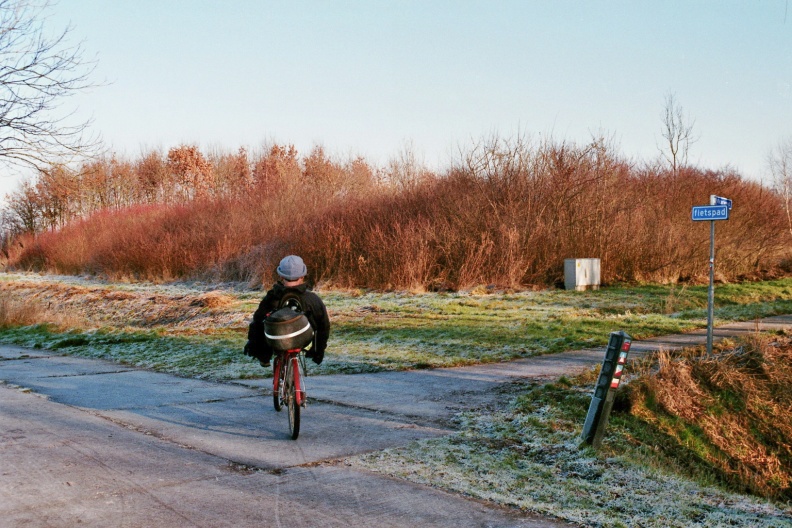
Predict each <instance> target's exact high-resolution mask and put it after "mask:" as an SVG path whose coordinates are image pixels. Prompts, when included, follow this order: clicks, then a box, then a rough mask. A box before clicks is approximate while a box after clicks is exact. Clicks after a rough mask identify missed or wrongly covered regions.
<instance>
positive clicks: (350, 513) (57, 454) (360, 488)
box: [0, 316, 792, 527]
mask: <svg viewBox="0 0 792 528" xmlns="http://www.w3.org/2000/svg"><path fill="white" fill-rule="evenodd" d="M759 325H760V327H761V329H762V330H772V329H792V316H781V317H773V318H768V319H765V320H763V321H761V323H759ZM756 326H757V323H754V322H751V323H738V324H732V325H728V326H726V327H723V328H720V329H718V330H717V332H716V338H722V337H726V336H733V335H738V334H740V333H746V332H752V331H755V330H756ZM704 340H705V333H704V332H694V333H692V334H685V335H677V336H668V337H665V338H657V339H651V340H646V341H641V342H634V343H633V347H632V353H631V354H632V356H633V357H636V356H637V355H640V354H644V353H647V352H649V351H652V350H657V349H659V348H666V349H671V348H678V347H682V346H688V345H692V344H698V343H703V342H704ZM602 355H603V351H602V349H598V350H581V351H573V352H567V353H563V354H556V355H553V356H543V357H537V358H528V359H523V360H518V361H513V362H508V363H499V364H492V365H482V366H476V367H466V368H453V369H438V370H425V371H412V372H393V373H379V374H364V375H354V376H350V375H344V376H317V377H310V378H309V379H308V381H309V386H308V390H309V397H310V398H311V402H312V403H310V404H309V406H308V408H307V409H306V410H305V411H304V415H303V417H304V421H303V426H302V431H301V433H300V438H299V440H298V441H296V442H294V441H291V440H290V439H289V438H288V426H287V420H286V416H285V414H284V413H280V414H279V413H276V412H275V411H274V410H273V408H272V398H271V396H270V392H269V387H270V382H269V381H268V380H251V381H244V382H235V383H226V384H221V383H210V382H205V381H200V380H195V379H185V378H177V377H174V376H169V375H166V374H160V373H156V372H150V371H145V370H139V369H133V368H127V367H123V366H119V365H118V364H115V363H110V362H105V361H99V360H87V359H80V358H74V357H66V356H59V355H55V354H50V353H49V352H47V351H33V350H28V349H22V348H15V347H3V348H0V380H2V381H4V382H5V385H4V386H0V519H2V526H75V525H77V524H80V525H83V526H103V527H104V526H125V527H135V526H153V525H158V526H207V527H209V526H226V525H229V526H230V525H234V526H253V525H256V526H310V527H313V526H328V527H332V526H345V527H349V526H351V527H356V526H410V527H412V526H441V527H442V526H449V527H450V526H453V527H458V526H482V527H483V526H493V527H494V526H525V527H533V526H568V525H567V524H565V523H562V522H559V521H556V520H553V519H546V518H540V517H537V516H533V515H526V514H522V513H520V512H517V511H514V510H511V509H506V508H499V507H496V506H492V505H489V504H484V503H479V502H476V501H471V500H466V499H464V498H461V497H458V496H455V495H451V494H448V493H444V492H441V491H438V490H434V489H431V488H427V487H424V486H417V485H414V484H410V483H407V482H403V481H400V480H396V479H390V478H387V477H383V476H381V475H377V474H373V473H369V472H364V471H360V470H354V469H352V468H350V467H346V466H345V465H344V464H343V462H342V461H341V460H342V459H343V457H346V456H349V455H353V454H358V453H365V452H370V451H376V450H379V449H383V448H386V447H391V446H398V445H403V444H405V443H407V442H409V441H411V440H414V439H420V438H430V437H434V436H438V435H444V434H448V433H449V432H451V430H452V427H451V425H450V424H449V418H451V417H452V416H453V414H454V412H456V411H458V410H462V409H468V408H482V407H487V406H492V405H496V404H497V402H498V398H499V397H500V396H501V395H503V393H504V392H508V391H509V387H510V383H512V382H515V381H519V380H521V379H526V378H542V377H554V376H558V375H560V374H562V373H569V372H571V371H575V370H578V369H581V368H587V367H590V366H592V365H597V364H598V363H599V362H600V361H601V360H602Z"/></svg>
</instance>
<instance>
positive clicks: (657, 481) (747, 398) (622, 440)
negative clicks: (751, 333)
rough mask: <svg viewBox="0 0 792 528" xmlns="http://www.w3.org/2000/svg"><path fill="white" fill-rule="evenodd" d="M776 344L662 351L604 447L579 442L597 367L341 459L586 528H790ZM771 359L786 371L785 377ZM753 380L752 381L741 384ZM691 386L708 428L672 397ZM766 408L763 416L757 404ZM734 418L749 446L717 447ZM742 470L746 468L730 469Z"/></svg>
mask: <svg viewBox="0 0 792 528" xmlns="http://www.w3.org/2000/svg"><path fill="white" fill-rule="evenodd" d="M772 342H773V340H772V339H769V340H768V341H759V340H757V339H754V341H753V342H751V341H750V340H749V341H746V342H743V343H741V344H740V345H739V346H740V348H728V349H722V350H721V351H720V353H719V354H718V358H716V359H713V358H709V359H706V358H703V357H702V356H703V355H705V354H703V353H702V351H701V350H696V351H693V352H691V351H688V352H686V353H684V354H682V355H681V356H677V357H673V359H672V356H669V355H666V358H667V359H668V361H665V363H664V364H663V366H662V367H661V369H660V371H659V372H657V371H651V370H649V369H645V370H644V372H643V375H641V376H638V377H635V378H633V379H632V380H631V381H630V383H629V384H628V385H627V387H630V390H628V391H622V393H621V394H622V396H621V397H620V403H621V406H620V407H619V408H618V409H617V410H616V411H615V412H614V414H613V415H612V416H611V421H610V425H609V429H608V433H607V435H606V439H605V443H604V445H603V448H602V449H601V450H600V451H595V450H593V449H592V448H591V447H587V446H582V445H581V444H580V433H581V429H582V424H583V422H584V419H585V415H586V412H587V409H588V405H589V402H590V397H591V390H592V387H593V383H594V380H595V379H596V375H597V372H598V369H595V370H593V371H589V372H584V373H582V374H581V375H579V376H576V377H574V378H571V379H570V378H560V379H559V380H557V381H556V382H552V383H539V382H536V383H528V384H523V385H517V386H514V387H512V390H510V391H505V393H504V399H505V400H506V401H508V402H509V404H508V405H504V406H503V407H502V408H493V409H486V410H482V411H481V412H470V413H464V414H461V415H460V416H459V417H458V420H459V426H460V432H459V433H457V434H455V435H452V436H448V437H444V438H439V439H431V440H422V441H418V442H414V443H412V444H410V445H408V446H406V447H400V448H395V449H390V450H386V451H382V452H377V453H372V454H367V455H363V456H359V457H353V458H350V459H347V460H346V463H347V464H350V465H353V466H356V467H361V468H365V469H368V470H371V471H376V472H380V473H385V474H388V475H391V476H394V477H398V478H403V479H407V480H410V481H413V482H418V483H421V484H426V485H430V486H434V487H438V488H442V489H445V490H448V491H452V492H456V493H462V494H464V495H468V496H472V497H476V498H479V499H483V500H488V501H493V502H496V503H499V504H503V505H508V506H513V507H517V508H520V509H523V510H529V511H534V512H538V513H541V514H545V515H552V516H556V517H559V518H561V519H565V520H567V521H571V522H574V523H579V524H582V525H584V526H603V527H604V526H607V527H632V526H641V527H663V528H665V527H687V526H701V527H705V526H706V527H709V526H712V527H714V526H751V527H786V528H789V527H790V526H792V489H790V487H789V476H790V472H792V460H791V459H790V456H789V455H790V447H789V445H788V438H789V436H787V435H786V433H785V432H784V431H783V430H778V433H777V434H773V429H774V428H773V424H774V423H775V424H776V425H778V424H779V423H780V422H783V423H785V424H787V425H786V426H784V427H787V428H788V427H789V425H788V424H791V423H792V407H790V406H789V402H790V399H791V398H790V394H792V391H791V390H790V389H789V387H790V384H789V379H788V378H789V377H790V373H791V372H792V370H790V367H789V361H788V359H789V357H790V356H791V355H792V339H790V338H789V337H786V338H779V339H776V341H775V342H776V343H781V345H780V346H778V345H771V343H772ZM735 350H737V352H735ZM735 354H736V355H735ZM694 358H698V359H694ZM723 358H726V359H725V361H718V360H719V359H723ZM691 361H692V362H696V363H697V364H699V365H698V367H697V368H698V370H699V373H698V375H697V376H694V377H691V378H688V381H686V382H683V383H680V379H681V378H680V376H679V375H678V373H679V372H680V371H686V370H687V369H688V367H689V366H690V363H691ZM716 364H717V365H720V366H719V368H713V365H716ZM759 364H761V365H765V367H767V368H766V374H767V375H766V376H764V377H763V376H761V375H758V374H757V368H759V367H757V365H759ZM775 367H781V368H782V370H781V372H778V374H777V375H775V374H772V372H774V371H776V372H777V371H778V369H777V368H775ZM725 373H729V374H730V379H733V380H734V384H728V383H727V385H728V386H730V387H732V388H733V390H734V391H735V394H734V395H733V396H732V397H731V398H730V399H728V401H725V400H724V398H723V397H722V394H723V384H724V374H725ZM746 376H749V377H750V378H751V379H752V380H753V381H752V384H751V386H750V388H749V389H747V390H738V389H737V388H736V387H737V385H738V384H740V383H741V382H743V381H745V379H746ZM773 376H775V377H773ZM675 387H676V388H675ZM691 391H698V393H699V395H700V396H701V397H702V400H703V401H702V405H704V406H706V407H707V408H708V409H709V410H708V411H706V412H705V413H704V415H705V416H707V417H711V420H710V421H711V422H712V424H711V426H708V425H707V424H706V422H707V420H704V422H705V423H704V424H703V425H702V420H701V419H700V418H698V419H697V417H696V416H694V415H687V414H686V413H685V412H684V411H685V410H691V409H688V408H687V407H684V408H683V409H680V406H679V405H677V406H676V407H675V406H674V402H679V401H683V402H689V399H685V398H684V395H685V394H688V393H691ZM749 402H750V403H749ZM628 403H631V405H628ZM691 405H692V403H691ZM763 406H764V407H766V410H765V412H764V414H762V416H761V417H760V418H757V417H756V416H755V413H754V412H753V411H752V409H753V408H755V407H763ZM727 408H728V409H730V410H729V411H726V410H725V409H727ZM773 417H774V418H773ZM736 423H739V424H742V425H743V427H741V428H739V429H736V430H734V431H733V432H732V434H733V435H735V436H737V437H740V438H741V441H739V442H725V443H724V442H722V437H723V432H724V431H726V430H729V429H730V428H731V427H732V426H733V424H736ZM715 424H717V425H715ZM782 429H783V428H782ZM729 446H731V447H729ZM746 448H747V449H746ZM757 453H762V454H763V455H764V457H765V459H764V461H762V460H759V459H758V458H757V457H756V456H755V455H756V454H757ZM737 467H744V468H747V469H746V470H744V471H742V472H740V471H733V469H734V468H737ZM744 491H751V492H752V493H756V494H760V495H763V496H764V497H765V498H761V497H754V496H749V495H744V494H740V493H739V492H744Z"/></svg>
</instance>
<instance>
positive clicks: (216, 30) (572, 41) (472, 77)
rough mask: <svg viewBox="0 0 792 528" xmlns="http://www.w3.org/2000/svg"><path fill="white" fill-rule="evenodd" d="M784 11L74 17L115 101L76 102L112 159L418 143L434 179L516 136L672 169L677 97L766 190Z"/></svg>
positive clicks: (254, 11)
mask: <svg viewBox="0 0 792 528" xmlns="http://www.w3.org/2000/svg"><path fill="white" fill-rule="evenodd" d="M787 9H788V6H787V0H750V1H749V0H745V1H739V2H738V1H723V0H718V1H706V2H705V1H661V0H655V1H652V2H640V1H635V0H632V1H600V0H590V1H586V2H582V1H546V2H531V1H432V0H423V1H375V0H367V1H335V2H330V1H323V2H320V1H297V2H290V1H265V0H260V1H254V0H249V1H247V0H245V1H243V0H226V1H220V0H217V1H209V0H136V1H134V2H132V1H111V0H60V1H59V2H58V3H57V4H56V5H55V6H54V7H53V8H52V17H51V19H50V21H49V23H50V24H52V27H59V26H62V25H64V24H66V23H71V24H72V26H73V28H74V29H73V33H72V37H73V38H74V39H82V40H84V47H85V50H86V52H87V53H86V54H87V55H88V56H93V55H96V57H97V59H98V64H97V68H96V72H95V76H96V80H107V81H108V82H109V83H110V84H107V85H106V86H103V87H100V88H96V89H94V90H92V91H91V92H90V93H88V94H85V95H81V96H77V97H75V98H73V99H72V100H70V101H69V102H68V104H69V105H76V106H77V107H78V115H80V116H93V118H94V124H93V128H94V130H95V131H96V132H98V133H99V134H101V136H102V137H103V139H104V140H105V142H106V143H107V144H108V145H109V146H111V147H112V148H113V149H114V150H116V151H118V152H120V153H122V154H126V155H129V156H136V155H137V154H139V153H140V152H141V150H142V149H147V148H152V147H162V148H163V149H168V148H170V147H171V146H174V145H176V144H179V143H194V144H198V145H200V146H201V147H202V148H210V147H223V148H226V149H229V150H235V149H236V148H238V147H240V146H247V147H249V148H251V149H255V148H256V147H258V146H260V145H262V144H263V143H265V142H267V141H271V140H275V141H278V142H283V143H293V144H295V145H296V146H297V148H298V149H300V150H301V151H307V150H308V149H310V148H311V146H313V145H315V144H321V145H323V146H324V147H325V148H326V149H327V150H328V151H329V152H330V153H333V154H336V155H341V156H347V155H351V154H360V155H363V156H364V157H366V158H368V159H369V160H371V161H372V162H374V163H380V164H384V163H385V162H386V161H387V159H388V158H389V157H391V156H393V155H395V154H397V153H398V152H399V150H400V149H402V148H403V146H404V145H405V144H406V143H407V142H412V144H413V146H414V147H415V150H416V151H417V152H418V153H419V154H420V155H422V156H423V158H424V159H425V161H426V163H427V164H428V165H429V166H430V167H432V168H442V167H445V166H447V165H448V164H449V163H450V162H451V161H452V160H453V159H455V156H456V154H457V152H458V148H459V147H460V146H461V147H462V148H463V149H464V148H466V147H468V146H470V145H471V144H472V142H473V141H475V140H477V139H480V138H482V137H484V136H488V135H490V134H492V133H493V132H497V133H499V134H501V135H504V136H513V135H514V134H516V132H517V131H518V130H521V131H522V132H524V133H526V134H528V135H530V136H533V137H536V138H538V137H540V136H542V137H544V136H547V135H552V136H553V137H554V138H556V139H559V140H562V139H565V140H571V141H575V142H585V141H587V140H588V139H589V138H590V137H591V134H592V133H594V132H596V131H599V130H602V131H605V132H606V133H609V134H612V135H613V137H614V139H615V141H616V142H617V143H618V144H619V146H620V149H621V152H622V153H623V154H624V155H625V156H626V157H631V158H640V159H648V158H653V157H656V156H657V155H658V150H657V145H658V144H659V143H660V140H661V137H660V129H661V117H660V116H661V112H662V109H663V103H664V96H665V94H666V93H669V92H673V93H674V94H675V95H676V98H677V101H678V102H679V103H680V104H681V105H682V106H683V107H684V109H685V110H686V112H687V113H688V114H689V115H690V117H691V118H693V119H695V129H694V131H695V133H696V134H697V135H698V136H699V138H700V139H699V140H698V142H697V143H696V144H694V145H693V147H692V149H691V159H692V161H694V162H697V163H699V164H700V165H702V166H705V167H709V168H720V167H723V166H725V165H732V166H733V167H735V168H737V169H738V170H740V171H741V172H742V173H743V174H744V175H746V176H749V177H752V178H757V179H758V178H760V177H762V176H763V175H765V176H766V174H767V171H766V157H767V154H768V152H769V151H770V149H771V148H772V147H773V146H774V145H776V144H777V143H778V141H779V140H781V139H782V138H785V137H790V136H792V12H789V13H788V12H787Z"/></svg>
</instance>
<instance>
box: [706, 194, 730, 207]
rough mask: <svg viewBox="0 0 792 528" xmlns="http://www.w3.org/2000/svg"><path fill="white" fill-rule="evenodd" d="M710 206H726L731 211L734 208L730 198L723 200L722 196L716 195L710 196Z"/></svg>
mask: <svg viewBox="0 0 792 528" xmlns="http://www.w3.org/2000/svg"><path fill="white" fill-rule="evenodd" d="M710 205H725V206H726V207H728V208H729V211H731V208H732V201H731V200H729V199H728V198H723V197H722V196H716V195H714V194H712V195H710Z"/></svg>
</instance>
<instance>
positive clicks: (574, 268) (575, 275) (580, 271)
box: [564, 258, 600, 291]
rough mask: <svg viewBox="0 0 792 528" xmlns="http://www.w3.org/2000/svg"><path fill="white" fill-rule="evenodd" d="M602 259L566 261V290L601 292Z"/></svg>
mask: <svg viewBox="0 0 792 528" xmlns="http://www.w3.org/2000/svg"><path fill="white" fill-rule="evenodd" d="M599 287H600V259H598V258H583V259H565V260H564V288H566V289H567V290H581V291H582V290H599Z"/></svg>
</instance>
